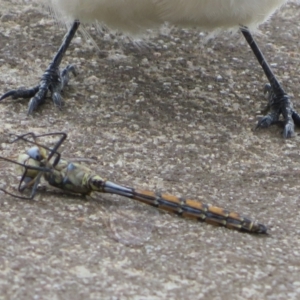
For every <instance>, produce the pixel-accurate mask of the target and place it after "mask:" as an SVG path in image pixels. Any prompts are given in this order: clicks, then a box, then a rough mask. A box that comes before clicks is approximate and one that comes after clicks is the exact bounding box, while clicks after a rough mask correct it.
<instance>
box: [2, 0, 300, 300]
mask: <svg viewBox="0 0 300 300" xmlns="http://www.w3.org/2000/svg"><path fill="white" fill-rule="evenodd" d="M299 20H300V10H299V5H298V4H296V3H289V4H288V5H287V6H286V7H284V8H283V9H282V10H281V11H280V12H278V13H277V14H276V15H275V16H274V17H273V18H272V19H271V20H270V21H269V22H268V23H267V24H265V25H263V26H261V28H260V30H261V34H257V35H256V38H257V41H258V43H259V45H260V46H261V48H262V50H263V52H264V53H265V56H266V57H267V58H268V60H269V63H270V64H271V65H272V67H273V68H274V71H275V73H276V74H277V75H278V77H279V79H280V81H281V82H282V83H283V85H284V87H285V88H286V90H287V91H288V92H289V93H290V95H291V96H292V99H293V102H294V106H295V107H296V108H297V107H299V106H300V105H299V104H300V89H299V79H300V75H299V68H300V52H299V46H300V25H299ZM65 32H66V31H65V28H63V27H61V26H58V25H57V24H56V22H55V21H53V19H51V18H50V17H49V16H48V14H47V11H46V10H41V9H40V8H38V7H37V6H36V5H34V4H32V3H31V2H30V1H24V3H22V1H5V0H0V93H3V92H5V91H7V90H9V89H13V88H17V87H22V86H23V87H24V86H34V85H36V84H37V82H38V81H39V78H40V76H41V75H42V73H43V71H44V70H45V68H46V67H47V65H48V63H49V61H50V59H51V58H52V56H53V54H54V53H55V51H56V49H57V48H58V46H59V45H60V43H61V40H62V37H63V35H64V34H65ZM88 32H89V34H90V35H91V36H92V37H93V38H94V40H95V42H96V43H97V45H98V47H99V49H100V51H97V50H96V49H95V48H94V47H93V45H92V44H90V43H88V42H86V41H85V39H84V38H83V36H82V35H80V34H78V35H77V37H76V38H75V40H74V41H73V43H72V46H71V47H70V49H69V51H68V52H67V55H66V57H65V59H64V61H63V65H66V64H67V63H74V64H76V66H77V70H78V76H77V77H76V78H72V79H71V81H70V84H69V86H68V87H67V88H66V90H65V92H64V99H65V106H64V107H63V109H62V110H58V109H57V108H55V107H54V106H53V104H52V103H51V100H49V101H47V103H46V104H45V105H43V106H42V107H41V108H40V109H39V110H38V111H37V112H36V113H35V114H34V115H33V116H29V117H28V116H27V115H26V110H27V103H28V101H27V100H26V101H19V100H18V101H15V100H11V99H7V100H4V101H3V103H1V104H0V115H1V120H0V122H1V124H0V133H1V135H0V139H1V140H0V151H1V155H2V156H6V157H11V158H14V157H16V155H17V154H18V153H20V152H21V151H24V145H23V144H22V143H19V144H16V145H10V144H8V143H7V140H6V134H7V133H9V132H13V133H25V132H28V131H34V132H36V133H47V132H51V131H65V132H67V133H68V135H69V138H68V140H67V142H65V143H64V145H63V146H62V148H61V149H62V154H63V156H65V157H68V158H80V159H85V160H86V161H88V162H89V164H90V166H91V168H93V169H94V170H95V171H96V172H98V173H99V174H100V175H102V176H103V177H106V178H109V179H110V180H113V181H115V182H118V183H122V184H125V185H129V186H134V187H137V188H144V189H146V188H147V189H150V190H158V191H164V192H168V193H172V194H175V195H178V196H179V195H183V196H188V197H190V198H194V199H197V200H199V201H203V202H205V203H211V204H214V205H218V206H221V207H224V208H227V209H230V210H233V211H237V212H240V213H243V214H245V215H248V216H250V217H252V218H254V219H257V220H258V221H260V222H262V223H264V224H266V225H268V226H269V227H270V229H269V232H270V235H269V236H268V237H258V236H255V235H249V234H242V233H239V232H235V231H231V230H228V229H226V228H219V227H213V226H211V225H206V224H202V223H196V222H193V221H190V220H184V219H180V218H178V217H174V216H172V215H169V214H165V213H160V212H157V211H156V210H155V209H153V208H149V207H147V206H145V205H142V204H139V203H136V202H134V201H131V200H128V199H123V198H121V197H117V196H108V195H99V194H95V195H93V197H92V198H89V199H87V201H86V200H84V199H83V198H82V197H79V196H72V195H67V194H63V193H61V192H60V191H57V190H54V189H53V188H49V187H47V188H46V191H45V189H44V190H43V191H41V192H39V193H38V195H37V196H36V198H35V200H34V201H20V200H16V199H13V198H12V197H9V196H7V195H5V194H3V193H1V192H0V228H1V232H0V291H1V293H0V298H1V299H299V298H300V229H299V228H300V226H299V225H300V211H299V206H300V201H299V187H300V183H299V176H300V150H299V149H298V148H299V141H300V140H299V135H298V134H299V130H297V135H296V136H295V138H293V139H290V140H283V139H282V136H281V131H282V129H281V128H279V127H277V126H273V127H271V128H270V129H268V130H260V131H253V128H254V127H255V124H256V122H257V118H258V117H259V115H260V114H259V111H260V110H261V108H262V107H263V106H264V104H265V100H264V98H263V95H262V89H263V86H264V83H265V82H266V80H265V78H264V75H263V73H262V70H261V68H260V66H259V65H258V63H257V62H256V60H255V58H254V56H253V55H252V53H251V50H250V49H249V47H248V46H247V45H246V43H245V42H244V41H243V39H242V37H241V36H240V35H239V34H237V35H233V36H230V35H224V36H221V37H218V38H216V39H214V40H211V41H208V42H206V43H205V42H204V40H205V38H206V37H207V35H206V34H204V33H200V32H199V31H197V30H193V29H185V30H183V29H174V28H173V29H170V28H164V29H163V30H162V31H161V32H160V33H159V34H158V35H157V36H155V35H154V34H151V33H149V35H148V36H147V38H146V39H147V42H148V44H149V47H148V48H146V47H142V48H141V49H138V48H136V47H133V46H132V44H131V43H130V42H128V40H126V39H122V38H121V37H120V36H119V35H118V34H113V33H110V32H102V33H99V34H97V31H96V30H95V29H94V28H88ZM0 167H1V169H0V182H1V186H2V187H4V186H7V185H8V184H10V182H12V181H13V174H14V173H13V168H12V166H10V165H8V164H7V163H5V162H3V161H0Z"/></svg>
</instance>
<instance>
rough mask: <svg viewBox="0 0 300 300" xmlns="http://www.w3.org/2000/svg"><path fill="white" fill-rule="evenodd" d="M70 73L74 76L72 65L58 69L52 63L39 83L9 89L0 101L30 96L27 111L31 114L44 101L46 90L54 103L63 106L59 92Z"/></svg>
mask: <svg viewBox="0 0 300 300" xmlns="http://www.w3.org/2000/svg"><path fill="white" fill-rule="evenodd" d="M70 73H72V74H73V75H74V76H76V70H75V66H74V65H68V66H67V67H66V68H64V69H63V70H62V71H60V70H59V68H57V67H56V66H54V65H53V64H52V63H51V64H50V65H49V67H48V68H47V69H46V71H45V73H44V74H43V76H42V78H41V81H40V83H39V85H37V86H35V87H32V88H29V89H19V90H11V91H8V92H7V93H5V94H4V95H2V96H1V97H0V101H1V100H3V99H5V98H8V97H12V98H13V99H19V98H23V99H26V98H31V99H30V101H29V104H28V111H27V113H28V114H29V115H30V114H32V113H33V112H34V111H35V110H36V109H37V107H38V106H39V105H40V104H43V103H44V102H45V99H46V97H47V94H48V91H49V92H50V94H51V98H52V100H53V102H54V104H55V105H56V106H57V107H59V108H61V107H62V106H63V99H62V96H61V92H62V90H63V89H64V87H65V86H66V85H67V84H68V82H69V80H70Z"/></svg>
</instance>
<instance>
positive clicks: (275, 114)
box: [256, 84, 300, 138]
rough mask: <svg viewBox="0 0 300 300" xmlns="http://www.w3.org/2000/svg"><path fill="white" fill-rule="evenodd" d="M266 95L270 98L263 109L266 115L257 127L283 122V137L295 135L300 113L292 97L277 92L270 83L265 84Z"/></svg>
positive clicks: (299, 123)
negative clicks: (294, 106)
mask: <svg viewBox="0 0 300 300" xmlns="http://www.w3.org/2000/svg"><path fill="white" fill-rule="evenodd" d="M264 95H265V98H266V99H267V100H268V103H267V106H266V108H265V109H264V110H263V113H265V114H266V115H265V116H264V117H263V118H261V119H260V120H259V121H258V123H257V125H256V129H257V128H267V127H269V126H271V125H273V124H278V123H280V124H281V123H283V125H284V130H283V137H284V138H291V137H293V136H294V135H295V125H294V124H296V125H300V115H299V114H298V113H297V112H296V111H295V110H294V108H293V106H292V103H291V101H290V97H289V96H288V95H286V94H284V95H278V94H276V92H275V91H274V90H273V88H272V86H271V85H270V84H266V85H265V87H264ZM280 115H282V116H283V122H281V121H279V117H280Z"/></svg>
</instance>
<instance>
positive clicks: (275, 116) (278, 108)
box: [240, 27, 300, 138]
mask: <svg viewBox="0 0 300 300" xmlns="http://www.w3.org/2000/svg"><path fill="white" fill-rule="evenodd" d="M240 30H241V32H242V34H243V36H244V37H245V39H246V41H247V43H248V44H249V46H250V47H251V49H252V51H253V53H254V55H255V56H256V58H257V60H258V62H259V64H260V65H261V67H262V68H263V71H264V73H265V75H266V76H267V78H268V80H269V82H270V84H267V85H266V86H265V90H264V92H265V95H266V96H267V99H268V104H267V110H268V113H267V114H266V115H265V116H264V117H263V118H262V119H261V120H260V121H259V122H258V124H257V126H256V128H266V127H269V126H270V125H272V124H275V123H278V122H279V117H280V115H281V114H282V116H283V119H284V120H283V125H284V130H283V137H284V138H290V137H292V136H293V135H294V127H295V126H294V124H296V125H300V115H299V114H298V113H297V112H296V111H295V110H294V108H293V105H292V102H291V99H290V96H289V95H288V94H287V93H286V92H285V91H284V89H283V87H282V86H281V84H280V83H279V82H278V80H277V78H276V76H275V74H274V73H273V71H272V70H271V68H270V66H269V64H268V63H267V61H266V59H265V57H264V55H263V54H262V52H261V50H260V49H259V47H258V45H257V44H256V42H255V40H254V38H253V36H252V34H251V33H250V31H249V29H248V28H247V27H241V28H240Z"/></svg>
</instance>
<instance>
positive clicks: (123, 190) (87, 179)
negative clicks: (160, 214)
mask: <svg viewBox="0 0 300 300" xmlns="http://www.w3.org/2000/svg"><path fill="white" fill-rule="evenodd" d="M13 136H14V137H15V139H14V140H13V141H12V143H13V142H16V141H18V140H23V141H25V142H28V143H30V144H32V147H30V148H29V149H28V150H27V151H26V153H25V152H24V153H21V154H20V155H19V157H18V159H17V161H15V160H12V159H8V158H5V157H2V156H0V160H4V161H7V162H9V163H13V164H15V165H16V166H17V167H16V171H17V175H18V176H21V179H20V181H19V184H18V192H19V193H21V195H20V194H14V193H11V192H9V191H8V190H6V189H4V188H0V190H2V191H3V192H4V193H6V194H9V195H11V196H13V197H15V198H19V199H25V200H32V199H34V196H35V195H36V193H37V191H38V186H39V184H40V182H41V179H42V178H44V180H45V181H46V182H48V184H49V185H51V186H53V187H55V188H58V189H61V190H63V191H68V192H71V193H75V194H82V195H90V194H91V193H93V192H99V193H109V194H116V195H120V196H123V197H127V198H130V199H133V200H137V201H140V202H143V203H145V204H148V205H151V206H154V207H156V208H158V209H160V210H164V211H167V212H170V213H174V214H176V215H178V216H181V217H187V218H191V219H194V220H196V221H200V222H206V223H208V224H212V225H217V226H224V227H226V228H228V229H234V230H239V231H243V232H247V233H254V234H268V233H267V231H268V228H267V226H265V225H264V224H262V223H259V222H257V221H254V220H253V219H250V218H248V217H245V216H243V215H241V214H239V213H237V212H233V211H229V210H226V209H223V208H220V207H217V206H213V205H209V204H204V203H201V202H199V201H196V200H192V199H189V198H184V197H176V196H173V195H169V194H166V193H159V192H153V191H148V190H142V189H134V188H132V187H127V186H123V185H120V184H117V183H114V182H112V181H109V180H107V179H105V178H103V177H101V176H99V175H98V174H96V173H95V172H94V171H93V170H91V169H90V168H89V167H87V166H86V165H83V164H81V163H78V162H72V161H69V160H66V159H63V158H62V157H61V154H60V152H58V150H59V148H60V146H61V145H62V144H63V142H64V141H65V140H66V139H67V134H66V133H64V132H53V133H47V134H40V135H36V134H34V133H33V132H30V133H26V134H23V135H13ZM46 136H54V137H58V141H57V142H56V143H55V145H54V146H53V147H48V146H46V145H44V144H41V143H39V142H38V141H37V140H38V139H39V138H41V137H46ZM25 189H31V192H30V196H28V197H26V196H22V193H23V192H24V190H25Z"/></svg>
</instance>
